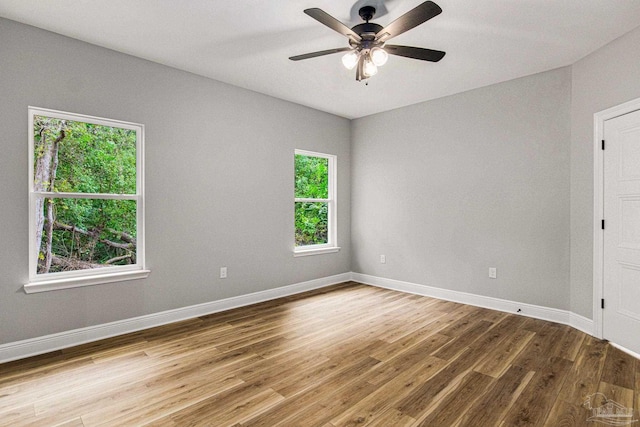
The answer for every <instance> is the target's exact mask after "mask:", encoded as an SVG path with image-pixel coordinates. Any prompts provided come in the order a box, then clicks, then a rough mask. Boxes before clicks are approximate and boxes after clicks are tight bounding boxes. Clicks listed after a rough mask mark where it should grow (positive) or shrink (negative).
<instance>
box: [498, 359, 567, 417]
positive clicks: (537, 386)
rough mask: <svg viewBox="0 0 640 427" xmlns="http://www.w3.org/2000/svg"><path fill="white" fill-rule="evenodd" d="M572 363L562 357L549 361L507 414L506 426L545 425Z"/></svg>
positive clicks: (536, 374) (532, 379)
mask: <svg viewBox="0 0 640 427" xmlns="http://www.w3.org/2000/svg"><path fill="white" fill-rule="evenodd" d="M570 369H571V362H570V361H568V360H567V359H563V358H560V357H553V358H551V359H549V360H548V363H547V364H546V365H545V366H542V367H540V368H539V370H538V371H537V372H536V373H535V375H534V376H533V377H532V378H531V381H530V382H529V384H528V385H527V386H526V387H525V389H524V390H523V391H522V394H520V396H519V397H518V399H517V400H516V401H515V402H514V404H513V405H512V406H511V408H510V409H509V412H507V415H506V416H505V419H504V424H505V425H507V426H542V425H544V423H545V421H546V419H547V417H548V415H549V413H550V411H551V408H552V407H553V405H554V403H555V401H556V397H557V395H558V393H559V392H560V388H561V387H562V384H563V381H564V379H565V376H566V374H567V373H568V372H569V370H570Z"/></svg>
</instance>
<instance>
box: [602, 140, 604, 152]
mask: <svg viewBox="0 0 640 427" xmlns="http://www.w3.org/2000/svg"><path fill="white" fill-rule="evenodd" d="M602 149H603V150H604V139H603V140H602Z"/></svg>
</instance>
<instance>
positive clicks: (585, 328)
mask: <svg viewBox="0 0 640 427" xmlns="http://www.w3.org/2000/svg"><path fill="white" fill-rule="evenodd" d="M569 325H570V326H572V327H574V328H576V329H577V330H579V331H582V332H584V333H585V334H587V335H593V336H595V328H594V323H593V320H591V319H587V318H586V317H583V316H580V315H579V314H576V313H573V312H569Z"/></svg>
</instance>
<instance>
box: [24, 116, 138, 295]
mask: <svg viewBox="0 0 640 427" xmlns="http://www.w3.org/2000/svg"><path fill="white" fill-rule="evenodd" d="M143 139H144V127H143V126H142V125H139V124H133V123H126V122H120V121H115V120H110V119H101V118H96V117H89V116H83V115H78V114H71V113H64V112H61V111H53V110H45V109H40V108H33V107H30V108H29V154H30V155H29V159H30V160H29V179H30V194H29V210H30V216H29V222H30V226H29V231H30V232H29V255H30V261H29V269H30V274H29V283H28V284H27V285H25V290H26V291H27V292H39V291H48V290H54V289H62V288H69V287H76V286H85V285H93V284H98V283H104V282H113V281H119V280H130V279H136V278H141V277H146V276H147V275H148V273H149V272H148V271H146V270H145V268H144V234H143V232H144V224H143V221H144V205H143V201H144V199H143V168H142V161H143V152H142V147H143Z"/></svg>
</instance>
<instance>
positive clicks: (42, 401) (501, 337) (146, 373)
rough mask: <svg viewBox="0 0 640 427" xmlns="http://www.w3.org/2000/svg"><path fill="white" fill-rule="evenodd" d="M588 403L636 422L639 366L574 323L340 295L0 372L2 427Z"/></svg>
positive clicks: (409, 419)
mask: <svg viewBox="0 0 640 427" xmlns="http://www.w3.org/2000/svg"><path fill="white" fill-rule="evenodd" d="M596 392H600V393H602V394H604V395H605V396H606V397H607V398H609V399H611V400H613V401H615V402H617V403H619V404H621V405H623V406H625V407H626V408H633V415H634V417H633V419H638V418H639V416H640V413H639V412H640V411H639V409H640V362H638V361H637V360H636V359H634V358H632V357H631V356H628V355H627V354H625V353H623V352H621V351H619V350H617V349H616V348H614V347H612V346H610V345H609V344H607V343H606V342H603V341H600V340H597V339H595V338H592V337H590V336H588V335H585V334H583V333H582V332H579V331H577V330H575V329H572V328H570V327H568V326H563V325H558V324H554V323H550V322H545V321H541V320H536V319H531V318H526V317H521V316H517V315H512V314H507V313H502V312H497V311H492V310H488V309H483V308H477V307H472V306H467V305H462V304H457V303H453V302H446V301H441V300H436V299H432V298H427V297H421V296H416V295H409V294H403V293H399V292H395V291H389V290H385V289H378V288H375V287H370V286H365V285H361V284H357V283H345V284H341V285H336V286H332V287H330V288H325V289H322V290H318V291H313V292H308V293H305V294H301V295H296V296H292V297H288V298H283V299H280V300H276V301H270V302H267V303H262V304H257V305H254V306H250V307H244V308H240V309H236V310H232V311H228V312H223V313H218V314H212V315H209V316H204V317H201V318H196V319H192V320H188V321H184V322H180V323H176V324H172V325H167V326H162V327H158V328H154V329H149V330H146V331H141V332H137V333H132V334H128V335H125V336H121V337H116V338H112V339H108V340H103V341H99V342H96V343H91V344H87V345H82V346H78V347H74V348H70V349H67V350H62V351H58V352H54V353H50V354H47V355H43V356H37V357H33V358H29V359H25V360H21V361H16V362H11V363H6V364H4V365H0V425H2V426H58V425H59V426H67V427H70V426H97V425H105V426H119V425H122V426H138V425H153V426H187V425H207V426H216V427H218V426H235V427H241V426H252V427H253V426H269V427H271V426H287V427H290V426H305V427H306V426H320V427H337V426H356V425H357V426H363V425H367V426H385V427H388V426H438V427H439V426H481V427H484V426H499V425H504V426H525V425H532V426H573V425H576V426H582V425H583V426H595V425H598V423H596V422H593V421H587V418H588V417H590V416H591V415H593V414H592V411H590V410H589V409H587V408H586V407H585V406H583V403H584V402H585V400H586V399H587V397H588V396H589V395H593V394H594V393H596ZM598 398H600V399H601V398H602V395H595V396H593V397H592V404H593V406H594V407H595V406H597V405H599V404H600V403H602V402H596V401H595V400H597V399H598ZM639 424H640V422H639Z"/></svg>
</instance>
